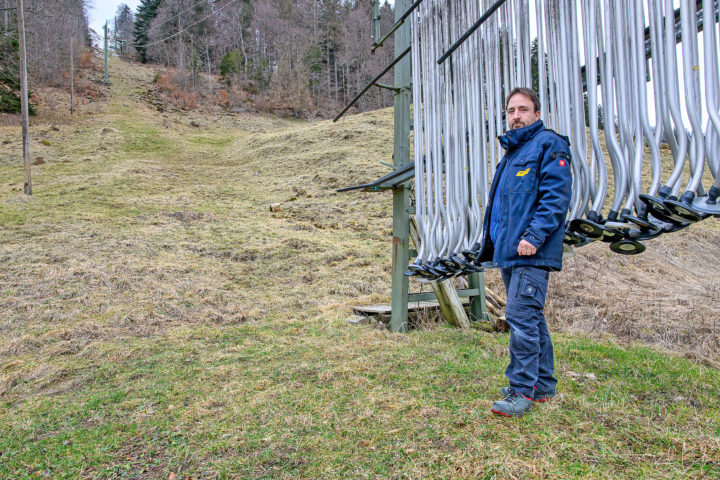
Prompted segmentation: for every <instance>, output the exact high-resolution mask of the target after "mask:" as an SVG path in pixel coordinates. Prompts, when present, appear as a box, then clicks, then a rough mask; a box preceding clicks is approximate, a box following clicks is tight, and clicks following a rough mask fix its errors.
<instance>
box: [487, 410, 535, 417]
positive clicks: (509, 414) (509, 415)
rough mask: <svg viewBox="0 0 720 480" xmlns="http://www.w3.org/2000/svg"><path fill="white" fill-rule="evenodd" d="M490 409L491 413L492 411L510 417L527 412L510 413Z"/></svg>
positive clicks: (519, 415)
mask: <svg viewBox="0 0 720 480" xmlns="http://www.w3.org/2000/svg"><path fill="white" fill-rule="evenodd" d="M490 411H491V412H492V413H494V414H495V415H502V416H503V417H510V418H515V417H522V416H523V415H525V414H526V413H527V412H523V413H516V414H512V413H505V412H501V411H500V410H493V409H492V408H491V409H490Z"/></svg>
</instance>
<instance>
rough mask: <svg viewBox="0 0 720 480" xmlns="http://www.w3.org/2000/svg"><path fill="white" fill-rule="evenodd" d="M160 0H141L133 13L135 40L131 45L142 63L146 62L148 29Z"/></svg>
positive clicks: (155, 14)
mask: <svg viewBox="0 0 720 480" xmlns="http://www.w3.org/2000/svg"><path fill="white" fill-rule="evenodd" d="M161 2H162V0H142V1H141V2H140V6H138V9H137V13H136V14H135V30H134V31H133V36H134V40H135V42H134V43H133V46H134V47H135V50H136V51H137V53H138V57H139V59H140V61H141V62H142V63H146V62H147V57H146V56H145V52H146V50H147V47H146V45H147V44H148V30H149V29H150V25H151V23H152V21H153V19H154V18H155V17H156V16H157V10H158V7H160V3H161Z"/></svg>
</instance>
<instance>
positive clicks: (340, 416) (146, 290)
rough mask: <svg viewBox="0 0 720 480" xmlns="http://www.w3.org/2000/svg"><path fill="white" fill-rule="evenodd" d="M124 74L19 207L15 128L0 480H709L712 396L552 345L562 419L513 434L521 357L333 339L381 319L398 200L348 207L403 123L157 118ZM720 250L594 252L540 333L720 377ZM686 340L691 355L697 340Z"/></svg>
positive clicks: (56, 130)
mask: <svg viewBox="0 0 720 480" xmlns="http://www.w3.org/2000/svg"><path fill="white" fill-rule="evenodd" d="M112 72H114V73H112ZM111 74H112V76H111V79H112V82H113V85H112V88H111V95H110V96H109V97H108V98H107V99H105V100H103V101H100V102H96V103H94V104H92V105H88V106H87V110H83V111H82V114H81V115H78V116H77V117H76V118H73V119H72V122H70V121H68V122H67V123H57V124H55V126H54V127H53V124H52V123H47V124H46V123H42V122H39V121H38V123H36V124H35V125H34V126H33V128H32V129H31V133H32V138H33V142H32V149H33V156H42V157H43V158H44V160H45V163H44V164H42V165H39V166H37V167H35V168H34V169H33V174H34V181H35V189H34V195H33V196H32V197H30V198H28V197H26V196H24V195H23V194H22V191H21V189H22V169H21V167H20V164H21V162H20V158H21V154H20V141H19V128H18V127H17V126H3V127H0V135H2V138H3V139H7V140H9V142H8V143H3V142H0V187H2V188H0V264H1V265H2V267H3V268H2V269H1V270H0V312H1V313H2V316H1V317H0V407H2V408H0V451H2V452H3V453H4V455H5V456H4V457H3V461H4V462H5V463H0V476H2V474H4V473H5V472H9V473H7V475H8V476H10V477H11V478H12V477H22V476H27V477H30V478H34V477H39V476H41V475H42V474H43V472H45V471H47V472H49V473H48V475H50V476H54V477H57V478H78V477H81V478H122V477H132V476H135V477H137V478H158V477H164V478H167V477H168V476H169V474H170V472H176V473H179V476H180V477H181V478H182V477H183V476H187V477H190V476H194V477H199V478H362V477H370V478H392V477H397V476H400V475H405V476H406V477H407V478H449V477H454V478H477V477H478V476H483V475H485V476H487V477H492V476H493V475H494V476H496V477H498V478H520V477H522V476H526V475H527V472H533V474H534V475H536V476H537V477H543V476H544V477H547V478H557V477H568V476H573V475H576V476H577V475H581V474H582V473H583V472H584V473H585V474H587V475H590V476H592V475H595V476H597V477H603V476H605V477H608V476H609V477H613V478H620V477H624V478H638V477H642V476H643V475H645V476H648V477H652V478H671V477H673V476H675V477H676V478H677V476H683V475H684V476H692V475H694V474H701V473H703V472H705V471H711V469H712V468H713V467H712V463H711V462H713V461H716V459H717V458H718V456H717V452H718V451H720V450H719V449H718V448H719V447H718V445H719V444H718V441H717V434H716V433H713V432H715V431H716V430H715V427H713V426H712V425H714V424H713V423H712V422H716V420H717V409H716V408H715V406H716V404H717V399H716V396H715V395H713V394H712V393H711V391H712V390H713V389H716V386H717V378H716V377H717V375H716V370H713V369H709V368H704V367H701V366H698V365H697V364H693V363H692V362H687V361H684V360H682V359H677V358H668V357H666V356H663V355H659V354H657V353H654V352H648V351H646V350H643V349H637V348H634V347H630V348H627V349H623V348H617V347H616V346H615V345H612V344H609V343H607V342H604V343H601V344H598V343H595V342H590V341H585V340H583V339H582V338H579V337H580V336H582V335H577V334H575V335H573V336H569V335H562V334H558V335H556V337H557V338H556V340H557V342H556V343H557V347H558V348H557V351H558V357H559V359H560V361H559V372H558V373H559V375H560V377H561V378H562V382H563V383H562V388H563V389H564V390H563V392H564V393H563V395H561V396H560V397H559V398H558V399H557V401H556V402H555V403H553V404H552V405H549V406H547V408H542V409H540V408H539V409H538V412H537V413H534V414H533V415H531V416H529V417H527V418H524V419H521V421H520V422H518V423H507V422H504V421H502V420H498V419H495V418H491V417H490V416H489V413H488V407H489V402H490V401H491V400H492V399H494V398H495V397H496V395H497V390H498V389H499V386H501V384H502V382H503V381H504V379H503V377H502V369H503V366H504V364H505V363H506V360H507V358H506V355H507V348H506V347H507V339H506V338H504V337H500V336H498V335H491V334H486V333H484V332H475V331H472V332H469V333H468V332H460V331H455V330H450V329H444V328H435V329H432V328H430V324H429V323H428V324H425V325H424V326H423V328H421V329H420V330H421V331H416V332H414V333H412V334H408V335H395V334H392V333H389V332H386V331H380V330H377V329H370V328H353V327H349V326H347V325H345V324H344V323H343V322H342V318H343V317H344V316H345V315H346V314H347V313H348V312H349V309H350V307H351V306H352V305H355V304H367V303H376V302H382V301H389V296H390V230H391V206H390V196H389V194H361V193H354V194H337V193H336V192H335V190H336V189H337V188H338V187H341V186H345V185H349V184H353V183H360V182H364V181H366V180H369V179H373V178H377V177H379V176H381V175H382V174H384V173H387V171H388V169H387V167H384V166H382V165H381V164H380V163H379V162H380V161H381V160H382V161H387V160H388V159H389V158H390V154H391V146H392V134H391V126H392V114H391V112H390V111H380V112H371V113H366V114H361V115H357V116H353V117H349V118H347V119H345V120H343V121H342V122H340V123H338V124H332V123H330V122H318V123H309V122H305V121H289V120H283V119H278V118H274V117H271V116H263V115H245V114H240V115H224V114H216V115H215V114H214V115H210V114H202V113H201V112H194V113H189V114H181V113H178V112H162V113H161V112H158V111H157V110H156V109H155V108H154V107H152V106H151V105H148V104H147V102H146V99H147V90H148V89H149V88H151V82H152V78H153V72H152V71H151V70H150V69H148V68H145V67H141V66H137V65H130V64H125V65H122V66H120V65H119V64H117V63H113V64H112V65H111ZM47 108H50V107H47ZM42 115H43V113H42V112H41V116H40V117H39V118H46V117H43V116H42ZM42 140H46V142H45V143H43V142H42ZM271 205H273V206H274V209H273V210H274V211H271V209H270V206H271ZM716 230H717V222H716V221H715V220H709V221H706V222H704V223H702V224H700V225H697V226H693V227H691V229H690V230H689V231H687V232H683V233H676V234H674V235H670V236H667V237H665V238H663V239H660V240H656V241H653V242H648V247H649V248H648V251H647V252H646V253H645V254H643V255H642V256H640V257H637V258H632V259H628V258H624V257H617V256H615V255H614V254H611V253H609V251H608V250H606V249H605V248H604V246H601V245H595V246H591V247H586V248H584V249H582V250H579V251H578V254H577V256H576V257H575V258H574V259H571V260H569V261H568V262H567V263H566V269H565V271H563V272H562V273H560V274H557V275H556V276H555V277H554V279H553V292H552V293H551V295H550V296H551V304H550V305H549V307H548V314H549V317H550V322H551V323H552V324H553V325H554V326H559V327H561V328H563V329H567V330H569V331H573V332H589V333H591V334H594V333H599V334H604V333H606V332H609V333H612V334H615V335H617V336H619V337H620V338H623V339H628V340H634V341H644V342H651V343H655V344H657V345H660V346H663V347H664V348H672V349H673V350H675V351H679V352H682V353H685V352H692V354H693V355H694V356H695V358H708V359H710V360H712V359H717V354H715V353H714V351H712V345H713V344H712V343H711V342H710V340H709V334H708V335H704V336H703V335H702V334H703V333H704V332H707V329H708V328H710V322H711V320H712V319H711V317H710V316H709V313H710V312H711V308H712V302H717V293H713V291H712V290H711V288H712V287H708V288H706V289H703V285H705V286H712V285H713V276H712V272H713V271H714V270H715V269H716V268H717V267H718V265H717V262H718V258H717V257H718V256H717V255H716V254H715V251H716V249H717V246H718V242H719V241H720V236H719V235H718V233H717V231H716ZM488 277H489V279H490V284H491V285H492V286H493V287H495V289H496V290H497V291H499V290H501V289H500V288H497V287H498V285H497V282H498V278H497V276H495V273H494V272H489V273H488ZM669 287H673V288H674V289H675V290H674V291H673V292H671V293H667V291H666V290H665V289H667V288H669ZM417 288H418V285H416V284H414V282H413V289H417ZM703 299H707V302H705V301H704V300H703ZM629 302H634V303H632V305H636V308H635V309H633V310H630V309H629V305H630V303H629ZM660 305H662V308H660ZM644 310H645V311H644ZM703 315H705V316H704V317H703ZM684 317H685V318H687V320H684ZM683 322H685V323H686V324H691V325H692V326H693V328H695V329H696V330H695V331H694V332H693V331H689V330H688V331H689V332H690V333H689V334H687V335H682V334H681V333H682V330H681V326H682V324H683ZM630 325H632V326H633V327H635V326H637V327H638V328H630V327H629V326H630ZM673 329H675V330H673ZM703 329H705V330H703ZM555 331H557V329H555ZM712 331H713V332H714V334H715V335H717V328H715V329H714V330H712ZM679 333H680V335H678V334H679ZM713 361H714V360H713ZM628 368H631V369H633V370H632V371H633V372H639V373H637V374H636V375H638V377H633V376H630V375H628V373H627V369H628ZM576 372H577V373H576ZM588 372H593V373H594V374H595V375H597V378H601V379H602V381H593V380H589V379H588V377H586V376H585V374H586V373H588ZM668 372H670V373H668ZM678 384H680V385H683V386H684V389H683V392H682V393H683V397H681V399H679V400H678V398H677V389H678ZM638 399H640V400H647V402H641V401H638ZM618 411H622V412H625V414H624V415H621V416H618V415H614V413H616V412H618ZM677 425H682V427H678V426H677ZM528 431H533V432H535V433H534V434H533V435H531V436H530V437H529V440H530V441H529V442H520V443H519V442H517V439H518V438H521V437H522V436H524V435H527V432H528ZM686 440H687V442H686ZM648 459H650V460H651V461H650V462H648ZM660 463H662V464H663V465H662V466H658V465H657V464H660ZM708 465H709V466H708ZM6 466H7V467H6ZM3 468H8V469H7V470H3ZM668 469H669V470H668ZM18 472H20V473H18ZM180 472H182V473H180ZM573 472H574V473H573ZM588 472H589V473H588ZM668 472H669V473H668Z"/></svg>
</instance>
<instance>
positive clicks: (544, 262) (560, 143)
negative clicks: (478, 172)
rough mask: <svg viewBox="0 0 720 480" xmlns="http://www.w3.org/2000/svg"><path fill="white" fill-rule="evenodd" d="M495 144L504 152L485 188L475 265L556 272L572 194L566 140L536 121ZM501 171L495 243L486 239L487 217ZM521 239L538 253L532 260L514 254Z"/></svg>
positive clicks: (487, 232) (488, 218) (488, 224)
mask: <svg viewBox="0 0 720 480" xmlns="http://www.w3.org/2000/svg"><path fill="white" fill-rule="evenodd" d="M499 139H500V144H501V145H502V146H503V148H504V149H505V151H506V153H505V156H504V157H503V159H502V161H501V162H500V164H499V165H498V168H497V171H496V172H495V178H494V179H493V183H492V186H491V187H490V195H489V196H488V199H489V204H488V205H487V208H486V209H485V219H484V222H483V245H482V248H481V249H480V256H479V261H480V262H483V263H484V264H485V266H492V267H500V268H508V267H515V266H521V265H522V266H526V265H532V266H537V267H547V268H549V269H550V270H560V269H561V268H562V253H563V238H564V235H565V216H566V215H567V211H568V207H569V205H570V197H571V194H572V173H571V171H570V149H569V148H570V146H569V143H568V139H567V138H566V137H563V136H560V135H558V134H557V133H555V132H553V131H552V130H547V129H545V126H544V125H543V122H542V121H540V120H538V121H537V122H535V123H533V124H532V125H530V126H527V127H524V128H519V129H517V130H509V131H508V132H506V133H505V135H502V136H501V137H499ZM505 169H508V171H507V172H506V176H505V179H504V180H503V182H502V183H503V188H502V189H501V190H500V191H499V192H498V194H499V195H500V196H502V202H501V206H502V207H501V212H500V213H501V214H500V215H499V218H497V219H495V220H497V221H498V222H499V223H498V230H497V239H496V240H497V241H496V243H497V244H495V243H493V241H492V239H491V238H490V217H491V214H492V210H493V202H494V199H495V191H496V190H497V188H498V183H499V180H500V178H501V176H502V173H503V171H504V170H505ZM520 240H527V241H528V242H530V243H531V244H533V245H534V246H535V247H536V248H537V249H538V251H537V252H536V253H535V255H529V256H520V255H518V251H517V249H518V244H519V243H520Z"/></svg>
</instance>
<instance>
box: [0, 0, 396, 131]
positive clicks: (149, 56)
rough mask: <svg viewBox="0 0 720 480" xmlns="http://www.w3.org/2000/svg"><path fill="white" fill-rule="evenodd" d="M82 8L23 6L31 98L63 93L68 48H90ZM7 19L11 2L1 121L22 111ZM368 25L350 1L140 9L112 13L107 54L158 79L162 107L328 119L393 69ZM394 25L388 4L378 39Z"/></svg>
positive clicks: (13, 23) (367, 9) (203, 1)
mask: <svg viewBox="0 0 720 480" xmlns="http://www.w3.org/2000/svg"><path fill="white" fill-rule="evenodd" d="M89 5H90V2H89V1H88V0H57V1H53V2H48V1H47V0H26V1H25V28H26V32H27V48H28V73H29V78H30V86H31V89H32V88H34V87H37V86H53V87H59V88H66V87H67V86H68V84H69V76H70V43H71V42H73V43H74V47H75V51H76V52H82V48H83V47H90V46H91V43H92V35H93V32H91V31H90V29H89V26H88V13H87V9H88V6H89ZM15 7H16V1H15V0H0V97H2V100H1V102H2V103H0V111H6V112H15V111H18V110H19V96H18V94H17V92H18V91H19V80H18V70H19V59H18V29H17V12H16V8H15ZM372 17H373V6H372V3H371V2H368V1H363V2H360V1H356V0H142V2H141V3H140V5H139V7H138V8H137V10H136V11H133V10H132V9H131V8H130V7H128V6H127V5H125V4H121V5H120V6H119V7H118V9H117V12H116V15H115V18H114V19H111V20H110V22H109V29H110V32H109V35H110V37H109V38H110V42H109V43H110V48H111V49H113V50H116V51H117V53H118V54H120V55H123V56H124V57H126V58H128V59H132V60H137V61H140V62H143V63H148V64H155V65H157V66H158V67H160V68H159V73H158V75H157V77H156V82H155V83H156V92H155V93H156V94H157V96H158V97H159V98H158V99H159V101H160V102H162V103H168V104H171V105H174V106H176V107H179V108H195V107H197V106H202V105H209V104H214V105H217V106H219V107H221V108H226V109H228V110H255V111H269V112H273V113H279V114H283V115H294V116H304V117H314V116H329V115H332V114H334V113H336V112H337V111H338V110H339V109H340V108H341V107H342V106H343V105H344V104H346V103H347V102H349V100H350V99H352V98H353V97H354V96H355V94H356V93H357V92H358V91H359V90H360V89H362V88H363V87H364V86H365V84H367V83H368V82H369V81H370V80H371V79H372V78H373V77H374V76H375V75H376V74H377V73H378V72H380V71H381V70H382V69H383V68H384V67H385V66H386V65H387V64H388V63H390V61H391V60H392V58H393V55H394V52H393V42H392V39H390V40H389V41H388V42H386V44H385V46H384V47H382V48H380V49H378V50H377V51H376V52H375V54H371V46H372V44H373V41H374V40H373V21H372ZM393 22H394V13H393V10H392V8H391V6H390V5H389V4H388V3H387V2H386V3H384V5H382V6H381V7H380V19H379V27H380V28H379V31H380V32H382V33H384V32H386V31H387V30H388V29H389V28H390V26H391V25H392V24H393ZM94 33H95V35H99V36H102V32H94ZM86 55H89V54H88V53H86ZM80 62H83V57H82V54H78V53H76V55H75V64H76V66H77V65H78V64H79V63H80ZM85 63H86V64H87V63H88V62H87V58H85ZM390 75H391V74H390ZM110 80H111V81H112V78H111V79H110ZM389 83H392V82H391V81H389ZM391 104H392V94H391V93H390V92H389V91H387V90H380V89H373V90H371V91H370V92H369V93H368V94H367V95H365V96H364V97H363V98H362V99H361V100H360V102H358V104H357V107H356V108H357V109H359V110H360V111H365V110H371V109H377V108H383V107H386V106H389V105H391Z"/></svg>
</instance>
